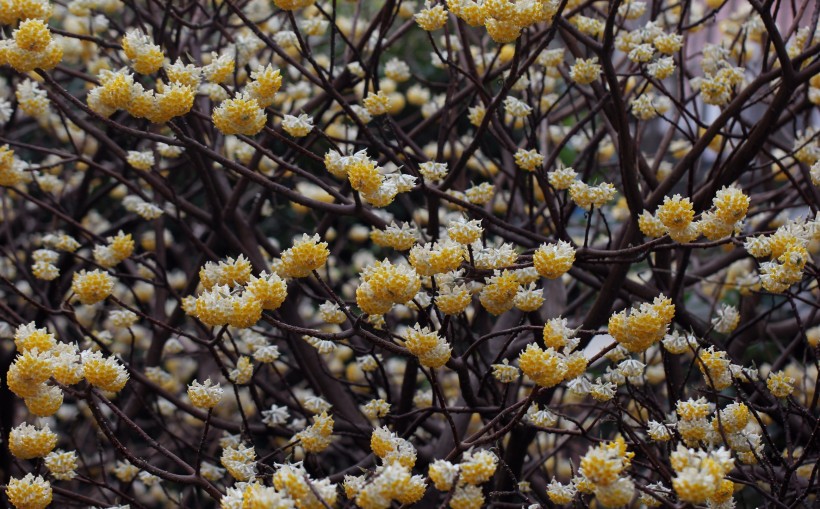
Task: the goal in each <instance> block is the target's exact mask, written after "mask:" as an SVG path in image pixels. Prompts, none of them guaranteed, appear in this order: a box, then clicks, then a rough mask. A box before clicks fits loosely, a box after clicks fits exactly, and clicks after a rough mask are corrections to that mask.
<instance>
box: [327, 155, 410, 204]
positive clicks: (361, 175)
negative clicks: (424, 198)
mask: <svg viewBox="0 0 820 509" xmlns="http://www.w3.org/2000/svg"><path fill="white" fill-rule="evenodd" d="M325 168H326V169H327V171H328V172H330V174H331V175H333V176H334V177H336V178H339V179H343V180H347V181H348V182H350V187H352V188H353V189H355V190H356V191H357V192H359V193H360V195H361V197H362V199H363V200H364V201H365V202H367V203H369V204H371V205H373V206H374V207H386V206H388V205H390V204H391V203H393V200H395V199H396V196H397V195H398V194H400V193H406V192H408V191H410V190H412V189H413V187H414V186H415V177H412V176H410V175H403V174H401V173H387V172H386V170H385V169H384V168H381V167H379V166H377V164H376V161H374V160H373V159H371V158H370V157H368V155H367V151H365V150H362V151H359V152H356V153H354V154H351V155H347V156H343V155H341V154H340V153H339V152H336V151H335V150H330V151H329V152H327V153H326V154H325Z"/></svg>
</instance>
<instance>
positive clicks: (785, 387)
mask: <svg viewBox="0 0 820 509" xmlns="http://www.w3.org/2000/svg"><path fill="white" fill-rule="evenodd" d="M794 382H795V379H794V377H791V376H789V375H787V374H786V372H785V371H778V372H776V373H771V374H770V375H769V378H767V379H766V387H768V388H769V391H771V393H772V395H773V396H774V397H775V398H781V399H782V398H787V397H788V396H789V395H790V394H791V393H792V392H794Z"/></svg>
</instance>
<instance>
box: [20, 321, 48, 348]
mask: <svg viewBox="0 0 820 509" xmlns="http://www.w3.org/2000/svg"><path fill="white" fill-rule="evenodd" d="M56 344H57V341H56V340H55V339H54V334H51V333H50V332H48V329H45V328H42V329H38V328H37V325H36V324H35V323H34V322H30V323H27V324H22V325H20V326H19V327H17V329H15V330H14V345H15V346H16V347H17V351H19V352H27V351H29V350H33V349H35V348H36V349H37V350H39V351H40V352H47V351H49V350H51V349H52V348H54V347H55V346H56Z"/></svg>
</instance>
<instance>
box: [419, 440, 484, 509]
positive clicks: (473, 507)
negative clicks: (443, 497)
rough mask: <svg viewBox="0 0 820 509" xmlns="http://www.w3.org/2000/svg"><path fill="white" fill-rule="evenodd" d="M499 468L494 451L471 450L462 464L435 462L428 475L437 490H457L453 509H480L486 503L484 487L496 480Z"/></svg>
mask: <svg viewBox="0 0 820 509" xmlns="http://www.w3.org/2000/svg"><path fill="white" fill-rule="evenodd" d="M497 467H498V457H497V456H496V455H495V454H494V453H493V452H492V451H487V450H478V451H474V450H470V451H467V452H466V453H464V455H463V456H462V458H461V463H458V464H453V463H451V462H449V461H447V460H441V459H437V460H435V461H434V462H433V463H431V464H430V467H429V469H428V471H427V475H428V476H429V477H430V480H431V481H433V484H434V486H435V487H436V489H437V490H440V491H450V490H453V496H452V498H451V499H450V507H451V508H452V509H479V508H480V507H483V506H484V503H485V498H484V493H483V491H482V490H481V488H480V485H481V484H484V483H485V482H487V481H489V480H490V479H492V477H493V475H495V471H496V468H497Z"/></svg>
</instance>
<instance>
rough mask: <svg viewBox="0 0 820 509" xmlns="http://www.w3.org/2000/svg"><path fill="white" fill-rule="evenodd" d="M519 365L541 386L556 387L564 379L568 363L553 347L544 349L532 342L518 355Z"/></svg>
mask: <svg viewBox="0 0 820 509" xmlns="http://www.w3.org/2000/svg"><path fill="white" fill-rule="evenodd" d="M518 365H519V366H520V367H521V371H523V372H524V374H525V375H527V376H528V377H530V378H531V379H532V381H534V382H535V383H536V384H538V385H540V386H541V387H547V388H549V387H554V386H556V385H558V384H559V383H560V382H561V381H563V380H564V377H565V375H566V373H567V364H566V362H564V360H563V359H562V358H561V356H560V355H558V354H557V353H556V352H555V350H554V349H553V348H547V349H546V350H542V349H541V347H539V346H538V345H536V344H535V343H530V344H529V345H527V348H526V349H525V350H524V351H523V352H521V355H520V356H519V357H518Z"/></svg>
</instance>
